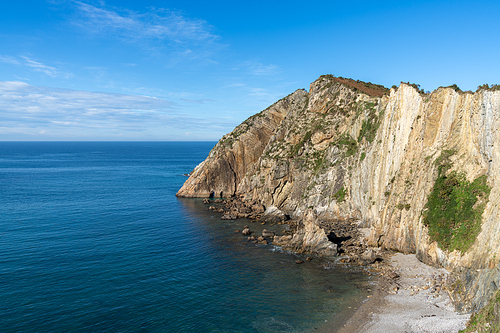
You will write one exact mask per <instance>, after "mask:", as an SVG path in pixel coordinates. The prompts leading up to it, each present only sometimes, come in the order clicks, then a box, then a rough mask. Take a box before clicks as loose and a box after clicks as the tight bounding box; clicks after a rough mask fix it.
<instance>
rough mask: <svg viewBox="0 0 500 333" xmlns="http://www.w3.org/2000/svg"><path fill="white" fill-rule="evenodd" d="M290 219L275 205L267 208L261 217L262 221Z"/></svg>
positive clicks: (275, 221)
mask: <svg viewBox="0 0 500 333" xmlns="http://www.w3.org/2000/svg"><path fill="white" fill-rule="evenodd" d="M286 220H288V216H286V215H285V213H283V212H282V211H281V210H279V209H278V208H277V207H275V206H271V207H269V208H267V209H266V211H265V212H264V214H262V216H261V217H260V221H261V222H268V223H279V222H283V221H286Z"/></svg>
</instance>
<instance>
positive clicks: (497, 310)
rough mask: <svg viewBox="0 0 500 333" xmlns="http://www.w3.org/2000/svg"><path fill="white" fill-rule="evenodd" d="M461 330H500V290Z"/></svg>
mask: <svg viewBox="0 0 500 333" xmlns="http://www.w3.org/2000/svg"><path fill="white" fill-rule="evenodd" d="M460 332H461V333H467V332H478V333H481V332H500V291H497V293H496V294H495V295H493V297H492V298H491V299H490V301H489V302H488V304H487V305H486V306H485V307H484V308H482V309H481V310H480V311H479V312H478V313H476V314H474V315H473V316H472V317H471V318H470V320H469V322H468V323H467V328H466V329H465V330H463V331H460Z"/></svg>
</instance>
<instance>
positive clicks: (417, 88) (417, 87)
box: [401, 82, 425, 95]
mask: <svg viewBox="0 0 500 333" xmlns="http://www.w3.org/2000/svg"><path fill="white" fill-rule="evenodd" d="M401 83H406V84H407V85H409V86H412V87H413V88H415V90H416V91H418V93H419V94H422V95H424V94H425V91H424V89H420V84H416V83H410V82H401Z"/></svg>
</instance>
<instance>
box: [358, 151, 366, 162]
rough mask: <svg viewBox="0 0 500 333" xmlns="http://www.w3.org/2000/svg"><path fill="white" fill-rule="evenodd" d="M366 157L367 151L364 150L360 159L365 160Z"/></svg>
mask: <svg viewBox="0 0 500 333" xmlns="http://www.w3.org/2000/svg"><path fill="white" fill-rule="evenodd" d="M365 157H366V153H365V152H362V153H361V156H360V157H359V160H360V161H363V160H364V159H365Z"/></svg>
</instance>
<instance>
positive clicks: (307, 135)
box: [290, 131, 312, 157]
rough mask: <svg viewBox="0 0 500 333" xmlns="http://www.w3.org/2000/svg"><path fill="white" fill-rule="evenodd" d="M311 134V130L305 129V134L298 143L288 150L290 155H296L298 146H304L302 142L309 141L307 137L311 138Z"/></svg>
mask: <svg viewBox="0 0 500 333" xmlns="http://www.w3.org/2000/svg"><path fill="white" fill-rule="evenodd" d="M311 136H312V132H311V131H307V132H306V134H305V135H304V137H303V138H302V140H300V142H299V143H297V144H296V145H295V146H293V147H292V150H291V151H290V157H294V156H297V154H298V153H299V150H300V148H302V147H303V146H304V143H306V142H307V141H309V139H311Z"/></svg>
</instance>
